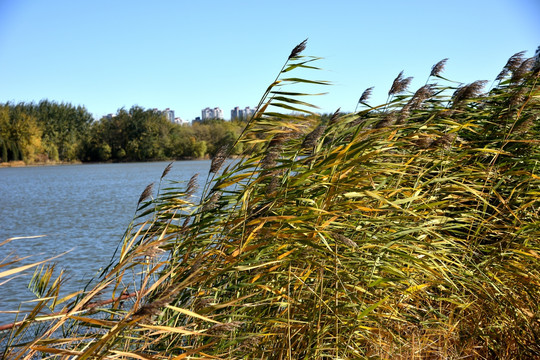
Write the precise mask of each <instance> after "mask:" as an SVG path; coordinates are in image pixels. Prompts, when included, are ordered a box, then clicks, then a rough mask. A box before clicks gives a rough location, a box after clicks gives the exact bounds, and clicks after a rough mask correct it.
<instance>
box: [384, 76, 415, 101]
mask: <svg viewBox="0 0 540 360" xmlns="http://www.w3.org/2000/svg"><path fill="white" fill-rule="evenodd" d="M412 79H413V78H412V77H408V78H404V77H403V71H401V72H400V73H399V74H398V76H397V77H396V78H395V79H394V82H393V83H392V87H391V88H390V91H388V96H391V95H395V94H400V93H402V92H404V91H406V90H407V88H408V87H409V84H410V83H411V81H412Z"/></svg>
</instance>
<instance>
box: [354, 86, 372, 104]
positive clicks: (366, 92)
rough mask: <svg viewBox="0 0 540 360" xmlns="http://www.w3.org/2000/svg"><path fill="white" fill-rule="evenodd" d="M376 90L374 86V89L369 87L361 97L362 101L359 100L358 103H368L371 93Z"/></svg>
mask: <svg viewBox="0 0 540 360" xmlns="http://www.w3.org/2000/svg"><path fill="white" fill-rule="evenodd" d="M374 88H375V87H374V86H372V87H369V88H367V89H366V90H364V92H363V93H362V95H360V99H358V102H359V103H365V102H366V101H368V100H369V98H370V97H371V92H372V91H373V89H374Z"/></svg>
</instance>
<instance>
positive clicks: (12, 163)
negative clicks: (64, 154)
mask: <svg viewBox="0 0 540 360" xmlns="http://www.w3.org/2000/svg"><path fill="white" fill-rule="evenodd" d="M80 164H82V162H81V161H46V162H33V163H29V164H27V163H25V162H24V161H22V160H19V161H8V162H1V163H0V168H12V167H27V166H57V165H80Z"/></svg>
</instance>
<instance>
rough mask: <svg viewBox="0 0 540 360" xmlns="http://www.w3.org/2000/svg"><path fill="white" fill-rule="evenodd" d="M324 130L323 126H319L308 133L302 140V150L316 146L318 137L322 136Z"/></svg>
mask: <svg viewBox="0 0 540 360" xmlns="http://www.w3.org/2000/svg"><path fill="white" fill-rule="evenodd" d="M324 130H326V126H325V125H319V126H317V128H315V130H313V131H312V132H310V133H309V134H307V135H306V138H305V139H304V142H303V143H302V147H303V148H304V149H310V148H313V147H314V146H316V145H317V143H318V142H319V139H320V137H321V136H322V134H324Z"/></svg>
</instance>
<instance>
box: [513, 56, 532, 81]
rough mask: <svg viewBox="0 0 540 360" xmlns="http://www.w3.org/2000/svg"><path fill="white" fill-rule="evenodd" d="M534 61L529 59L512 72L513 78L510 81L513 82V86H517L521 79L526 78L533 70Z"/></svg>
mask: <svg viewBox="0 0 540 360" xmlns="http://www.w3.org/2000/svg"><path fill="white" fill-rule="evenodd" d="M534 61H535V59H534V58H529V59H526V60H524V61H523V62H522V63H521V65H520V66H519V67H518V68H517V69H515V70H514V71H513V72H512V78H511V79H510V82H512V83H513V84H516V83H518V82H519V81H520V80H521V79H523V78H524V77H525V75H526V74H527V73H528V72H529V71H531V70H532V68H533V65H534Z"/></svg>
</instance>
